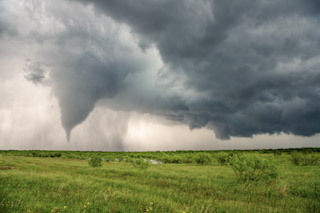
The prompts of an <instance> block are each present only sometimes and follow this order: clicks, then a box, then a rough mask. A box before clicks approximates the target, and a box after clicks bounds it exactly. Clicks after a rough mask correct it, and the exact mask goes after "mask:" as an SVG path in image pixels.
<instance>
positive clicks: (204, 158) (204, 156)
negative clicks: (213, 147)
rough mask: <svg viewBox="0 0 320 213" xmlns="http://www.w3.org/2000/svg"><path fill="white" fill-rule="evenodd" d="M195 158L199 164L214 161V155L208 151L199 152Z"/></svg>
mask: <svg viewBox="0 0 320 213" xmlns="http://www.w3.org/2000/svg"><path fill="white" fill-rule="evenodd" d="M194 160H195V162H196V163H197V164H209V163H211V161H212V157H211V155H210V154H208V153H199V154H198V155H195V156H194Z"/></svg>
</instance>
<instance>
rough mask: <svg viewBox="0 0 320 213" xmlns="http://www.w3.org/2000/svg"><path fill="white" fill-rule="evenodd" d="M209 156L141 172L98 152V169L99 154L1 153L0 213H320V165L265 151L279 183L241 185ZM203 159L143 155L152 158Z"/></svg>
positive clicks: (213, 154) (188, 153)
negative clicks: (92, 159)
mask: <svg viewBox="0 0 320 213" xmlns="http://www.w3.org/2000/svg"><path fill="white" fill-rule="evenodd" d="M298 151H299V150H298ZM300 151H301V150H300ZM251 152H252V151H251ZM251 152H250V153H251ZM308 152H314V153H316V155H319V149H314V150H312V149H310V150H309V151H308ZM43 153H47V154H48V153H49V154H48V155H46V154H43ZM52 153H53V154H54V155H52ZM206 153H207V154H209V155H211V156H212V159H213V160H212V161H211V162H210V163H208V164H207V165H199V164H196V163H195V162H194V161H186V162H189V163H183V162H184V161H183V160H181V161H180V163H179V161H178V163H163V164H157V165H151V166H150V167H149V168H148V169H139V168H136V167H134V166H133V165H132V164H131V163H128V162H118V161H121V160H119V159H116V161H114V157H115V156H117V153H103V152H100V153H98V154H99V155H100V156H102V157H104V158H105V159H108V162H106V161H103V163H102V167H97V168H93V167H90V166H89V164H88V160H86V159H87V157H88V156H90V155H92V154H97V153H94V152H87V153H81V152H45V151H42V152H37V151H23V152H18V151H9V152H8V151H7V152H5V151H0V212H1V213H2V212H193V213H198V212H320V165H319V162H317V163H316V164H315V165H311V166H299V165H295V164H293V163H292V162H291V160H290V157H291V156H290V155H291V154H290V151H286V150H284V151H281V152H277V153H274V152H273V151H270V152H269V151H266V152H261V151H259V152H257V153H259V156H261V158H264V159H268V158H271V157H272V158H274V159H275V161H276V163H277V167H278V170H279V175H278V177H277V178H275V179H271V180H261V181H249V182H241V181H239V180H238V179H237V177H236V175H235V173H234V171H233V170H232V168H231V167H230V166H229V165H220V164H219V163H218V161H217V160H216V159H215V155H216V154H217V153H218V152H206ZM229 153H232V152H229ZM197 154H198V152H178V153H177V152H172V153H170V152H167V153H159V152H155V153H145V155H146V156H148V157H149V159H151V158H152V157H153V158H154V159H157V158H159V156H162V157H163V156H165V157H168V156H170V157H171V158H172V157H173V158H174V157H175V156H178V157H177V158H180V159H187V158H188V157H189V158H192V156H194V155H197ZM50 155H52V156H51V157H50ZM130 155H131V153H118V157H119V158H121V156H130ZM135 155H136V156H141V153H139V154H137V153H132V156H135ZM142 155H143V153H142ZM179 155H181V156H179ZM182 155H183V156H182ZM27 156H29V157H27ZM30 156H35V157H30ZM37 156H41V157H37ZM70 156H71V157H70ZM77 156H78V157H77ZM108 156H109V158H108ZM110 156H111V157H110ZM111 159H112V160H111Z"/></svg>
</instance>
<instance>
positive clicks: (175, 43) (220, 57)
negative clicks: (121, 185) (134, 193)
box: [0, 0, 320, 151]
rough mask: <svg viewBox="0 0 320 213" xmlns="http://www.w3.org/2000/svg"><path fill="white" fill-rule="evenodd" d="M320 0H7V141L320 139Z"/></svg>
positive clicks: (28, 145)
mask: <svg viewBox="0 0 320 213" xmlns="http://www.w3.org/2000/svg"><path fill="white" fill-rule="evenodd" d="M319 38H320V2H319V1H317V0H282V1H279V0H255V1H249V0H228V1H220V0H161V1H159V0H135V1H131V0H108V1H102V0H89V1H88V0H86V1H84V0H47V1H42V0H23V1H21V0H0V149H3V150H6V149H23V150H25V149H42V150H100V151H156V150H163V151H164V150H219V149H259V148H267V149H269V148H295V147H320V134H319V132H320V39H319Z"/></svg>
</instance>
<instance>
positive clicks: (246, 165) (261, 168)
mask: <svg viewBox="0 0 320 213" xmlns="http://www.w3.org/2000/svg"><path fill="white" fill-rule="evenodd" d="M230 165H231V167H232V169H233V171H234V172H235V174H236V176H237V177H238V179H239V180H241V181H244V182H246V181H258V180H262V179H264V180H267V179H271V178H276V177H277V176H278V170H277V167H276V164H275V162H274V160H273V159H263V158H261V157H260V156H259V155H257V154H248V155H244V154H237V155H234V156H233V157H232V158H231V159H230Z"/></svg>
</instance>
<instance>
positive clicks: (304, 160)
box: [290, 151, 319, 166]
mask: <svg viewBox="0 0 320 213" xmlns="http://www.w3.org/2000/svg"><path fill="white" fill-rule="evenodd" d="M290 155H291V162H292V163H293V164H295V165H298V166H308V165H315V164H316V163H317V162H318V160H319V155H318V154H316V153H310V154H306V153H300V152H297V151H294V152H292V153H291V154H290Z"/></svg>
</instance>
